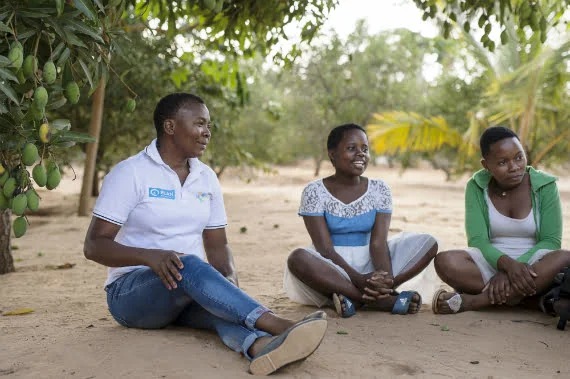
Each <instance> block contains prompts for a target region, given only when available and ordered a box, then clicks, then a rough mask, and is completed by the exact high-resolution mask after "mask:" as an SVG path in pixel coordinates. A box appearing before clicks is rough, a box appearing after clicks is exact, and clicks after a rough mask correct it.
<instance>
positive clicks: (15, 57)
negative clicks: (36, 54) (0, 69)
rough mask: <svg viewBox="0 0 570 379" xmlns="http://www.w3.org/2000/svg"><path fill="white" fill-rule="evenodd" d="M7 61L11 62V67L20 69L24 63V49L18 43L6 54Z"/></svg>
mask: <svg viewBox="0 0 570 379" xmlns="http://www.w3.org/2000/svg"><path fill="white" fill-rule="evenodd" d="M8 59H10V62H12V67H15V68H20V67H22V63H23V62H24V48H23V46H22V44H21V43H20V42H14V43H13V44H12V46H11V47H10V51H9V52H8Z"/></svg>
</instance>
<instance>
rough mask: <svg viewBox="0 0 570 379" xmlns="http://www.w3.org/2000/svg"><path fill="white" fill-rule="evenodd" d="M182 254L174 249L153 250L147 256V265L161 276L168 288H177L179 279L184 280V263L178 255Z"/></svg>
mask: <svg viewBox="0 0 570 379" xmlns="http://www.w3.org/2000/svg"><path fill="white" fill-rule="evenodd" d="M179 255H182V254H180V253H177V252H175V251H172V250H152V251H149V253H148V254H147V256H146V265H147V266H148V267H150V269H151V270H152V271H154V273H155V274H156V275H158V276H159V277H160V279H161V280H162V283H164V286H165V287H166V288H168V290H169V291H170V290H172V289H173V288H177V287H178V284H176V282H177V281H180V280H182V275H180V271H178V270H182V269H183V268H184V264H182V261H181V260H180V258H179V257H178V256H179Z"/></svg>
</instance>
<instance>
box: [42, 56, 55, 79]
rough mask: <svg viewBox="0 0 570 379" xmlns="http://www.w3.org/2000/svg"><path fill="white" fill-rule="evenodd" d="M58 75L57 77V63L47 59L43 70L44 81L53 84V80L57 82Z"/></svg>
mask: <svg viewBox="0 0 570 379" xmlns="http://www.w3.org/2000/svg"><path fill="white" fill-rule="evenodd" d="M56 77H57V70H56V68H55V64H54V63H53V61H47V62H46V63H45V64H44V71H43V78H44V82H46V83H47V84H52V83H53V82H55V79H56Z"/></svg>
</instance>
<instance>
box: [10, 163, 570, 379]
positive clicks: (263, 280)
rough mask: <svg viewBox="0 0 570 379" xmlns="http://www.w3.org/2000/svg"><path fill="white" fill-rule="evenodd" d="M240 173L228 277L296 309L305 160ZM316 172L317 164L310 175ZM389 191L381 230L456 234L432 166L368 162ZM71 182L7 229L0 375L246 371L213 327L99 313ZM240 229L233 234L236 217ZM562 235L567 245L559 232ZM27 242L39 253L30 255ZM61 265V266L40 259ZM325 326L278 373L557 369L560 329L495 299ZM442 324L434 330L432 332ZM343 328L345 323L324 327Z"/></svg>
mask: <svg viewBox="0 0 570 379" xmlns="http://www.w3.org/2000/svg"><path fill="white" fill-rule="evenodd" d="M277 170H278V172H279V174H278V175H275V176H261V177H258V178H257V179H255V180H253V181H252V182H251V183H249V184H246V183H245V182H243V181H241V180H239V179H238V178H237V176H233V175H232V173H231V172H229V173H228V174H227V175H226V176H225V177H224V178H223V179H222V186H223V189H224V193H225V199H226V208H227V213H228V216H229V227H228V235H229V239H230V244H231V247H232V250H233V252H234V256H235V260H236V263H237V267H238V272H239V277H240V284H241V287H242V288H243V289H245V290H246V291H247V292H248V293H249V294H251V295H252V296H253V297H255V298H256V299H258V300H260V301H261V302H263V303H265V304H267V305H268V306H270V307H271V308H272V309H273V310H274V311H275V312H277V313H279V314H281V315H284V316H288V317H291V318H299V317H301V316H302V315H303V314H305V313H307V312H310V311H311V308H309V307H305V306H300V305H297V304H294V303H292V302H290V301H289V300H288V299H287V297H286V296H285V294H284V292H283V290H282V276H283V266H284V264H285V260H286V257H287V255H288V253H289V252H290V251H291V250H292V249H293V248H295V247H297V246H303V245H306V244H307V243H308V235H307V233H306V231H305V229H304V226H303V223H302V219H301V218H299V217H298V216H297V215H296V211H297V208H298V203H299V199H300V194H301V191H302V189H303V187H304V185H305V184H306V183H307V182H308V181H310V180H312V179H313V177H312V175H311V173H312V167H311V165H310V164H303V165H300V166H297V167H280V168H277ZM328 173H330V167H328V166H327V167H325V168H324V172H323V175H327V174H328ZM367 175H368V176H370V177H377V178H383V179H384V180H386V181H387V182H388V183H389V184H390V186H391V188H392V191H393V194H394V205H395V211H394V214H393V218H392V225H391V230H392V232H398V231H400V230H410V231H422V232H428V233H432V234H433V235H435V236H436V237H437V238H438V239H439V241H440V247H441V248H443V249H445V248H453V247H461V246H464V245H465V235H464V232H463V186H464V183H465V180H460V181H458V182H454V183H446V182H445V181H444V176H443V175H442V173H440V172H435V171H432V170H430V169H423V170H410V171H407V172H406V173H405V174H404V175H403V176H400V175H399V173H398V171H397V170H390V169H387V168H385V167H372V168H370V169H369V170H368V172H367ZM559 186H560V189H561V193H562V200H563V203H564V211H565V221H566V225H570V223H569V222H568V221H569V217H570V212H569V209H568V207H569V206H570V178H563V179H562V180H561V181H560V184H559ZM79 188H80V182H79V180H77V181H75V182H73V181H71V180H66V181H64V182H63V183H62V185H61V187H60V188H58V190H57V191H56V192H49V193H48V192H47V191H46V192H42V193H41V195H42V197H43V200H42V207H41V209H40V211H41V215H39V216H38V215H34V216H31V217H30V221H31V223H32V225H31V227H30V229H29V232H28V234H27V235H26V236H24V237H23V238H21V239H13V245H17V246H18V249H17V250H14V252H13V253H14V258H15V260H16V269H17V271H16V272H15V273H12V274H8V275H4V276H1V277H0V313H5V312H8V311H10V310H14V309H18V308H24V307H30V308H33V309H34V310H35V312H33V313H31V314H27V315H21V316H7V317H1V316H0V377H3V376H6V377H7V378H20V377H25V378H81V379H87V378H119V377H120V378H183V377H190V378H201V377H206V378H210V377H211V378H218V377H220V378H221V377H236V378H241V377H244V378H246V377H250V375H249V374H248V373H247V367H248V362H247V360H246V359H245V358H243V357H240V356H239V355H238V354H236V353H234V352H232V351H230V350H229V349H227V348H226V347H225V346H224V345H223V344H222V342H221V341H220V340H219V339H218V338H217V337H216V336H215V335H213V334H211V333H209V332H205V331H196V330H190V329H182V328H167V329H164V330H148V331H145V330H135V329H127V328H124V327H121V326H119V325H118V324H117V323H115V321H114V320H113V319H112V317H111V315H110V314H109V312H108V311H107V306H106V300H105V292H104V291H103V283H104V280H105V276H106V271H105V268H104V267H102V266H99V265H98V264H96V263H93V262H89V261H87V260H86V259H85V258H84V257H83V253H82V248H83V238H84V235H85V231H86V229H87V226H88V223H89V218H82V217H77V216H76V215H75V214H74V212H75V210H76V209H77V201H78V191H79ZM244 226H245V227H246V228H247V232H246V233H241V232H240V228H242V227H244ZM565 231H566V233H565V238H564V246H566V247H568V246H570V234H569V233H568V232H567V231H568V229H567V228H566V229H565ZM40 253H41V254H40ZM64 263H72V264H75V266H74V267H73V268H72V269H67V270H58V269H54V267H53V266H54V265H60V264H64ZM439 286H440V282H439V280H438V279H437V277H436V276H435V274H434V271H433V267H432V266H430V267H429V268H428V269H427V270H426V271H425V272H424V273H423V274H421V275H420V276H419V277H417V278H415V279H414V280H413V281H412V282H411V283H408V284H407V285H406V287H412V288H415V289H418V290H420V292H421V293H422V295H423V297H424V302H425V303H430V302H431V295H432V293H433V292H434V290H435V289H437V288H438V287H439ZM327 313H328V314H329V326H328V331H327V335H326V337H325V340H324V341H323V343H322V345H321V347H320V348H319V349H318V350H317V352H316V353H315V354H314V355H312V356H311V357H309V359H307V360H306V361H305V362H302V363H300V364H295V365H292V366H289V367H287V368H285V369H283V370H282V371H280V372H279V373H278V374H277V376H279V377H292V378H312V377H322V378H336V377H338V378H342V377H352V376H360V377H383V378H385V377H397V376H418V377H425V378H427V377H460V378H514V377H516V378H538V377H545V378H551V377H559V378H563V377H569V376H570V362H569V360H568V353H567V351H568V350H567V346H568V342H569V341H570V331H566V332H560V331H558V330H556V328H555V325H556V319H554V318H550V317H547V316H545V315H543V314H541V313H539V312H530V311H523V310H520V309H496V310H492V311H486V312H468V313H464V314H459V315H453V316H443V315H434V314H433V313H432V312H431V310H430V307H429V305H424V307H423V309H422V311H421V313H420V314H419V315H412V316H395V315H390V314H383V313H375V312H360V313H358V314H357V315H356V316H355V317H353V318H350V319H346V320H344V319H339V318H337V317H336V315H335V313H334V311H332V310H328V311H327ZM444 326H447V328H448V329H449V330H448V331H442V330H441V329H442V327H444ZM339 331H344V332H346V334H338V333H337V332H339Z"/></svg>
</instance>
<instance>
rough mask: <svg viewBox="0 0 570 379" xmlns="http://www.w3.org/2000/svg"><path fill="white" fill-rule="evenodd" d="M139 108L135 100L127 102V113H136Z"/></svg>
mask: <svg viewBox="0 0 570 379" xmlns="http://www.w3.org/2000/svg"><path fill="white" fill-rule="evenodd" d="M136 106H137V102H136V101H135V99H129V101H127V112H130V113H132V112H134V111H135V108H136Z"/></svg>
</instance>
